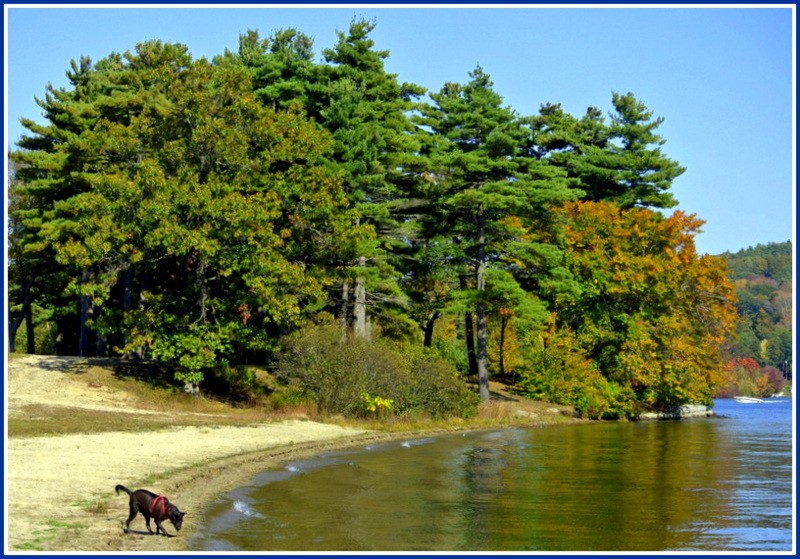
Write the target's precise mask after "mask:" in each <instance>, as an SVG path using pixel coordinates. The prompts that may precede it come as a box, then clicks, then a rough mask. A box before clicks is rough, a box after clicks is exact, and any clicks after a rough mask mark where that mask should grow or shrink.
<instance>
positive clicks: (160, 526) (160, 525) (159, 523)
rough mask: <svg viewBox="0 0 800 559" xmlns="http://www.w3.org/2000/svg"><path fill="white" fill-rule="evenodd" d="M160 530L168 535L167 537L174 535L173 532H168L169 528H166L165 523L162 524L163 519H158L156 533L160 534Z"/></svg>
mask: <svg viewBox="0 0 800 559" xmlns="http://www.w3.org/2000/svg"><path fill="white" fill-rule="evenodd" d="M159 531H160V532H161V533H162V534H163V535H164V536H166V537H168V538H171V537H172V534H170V533H169V532H167V530H166V529H165V528H164V525H163V524H161V521H160V520H156V535H158V532H159Z"/></svg>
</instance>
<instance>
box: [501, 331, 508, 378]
mask: <svg viewBox="0 0 800 559" xmlns="http://www.w3.org/2000/svg"><path fill="white" fill-rule="evenodd" d="M507 325H508V319H507V318H506V317H505V316H501V317H500V376H501V377H502V378H505V376H506V359H505V356H504V355H503V354H504V353H505V346H506V326H507Z"/></svg>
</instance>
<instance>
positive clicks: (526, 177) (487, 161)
mask: <svg viewBox="0 0 800 559" xmlns="http://www.w3.org/2000/svg"><path fill="white" fill-rule="evenodd" d="M470 78H471V81H470V82H469V83H467V84H465V85H459V84H453V83H448V84H445V86H444V87H443V88H442V89H441V91H440V92H439V93H436V94H432V95H431V99H432V100H433V103H434V104H433V105H432V106H430V107H426V108H425V109H423V113H424V118H423V119H422V120H421V124H422V125H423V126H425V127H427V128H429V129H430V130H431V134H432V135H433V137H432V139H431V143H430V147H429V153H428V155H429V157H430V160H431V162H432V166H433V169H434V176H435V177H436V182H437V185H438V188H439V192H438V196H437V199H436V213H435V214H434V217H433V220H434V222H436V223H438V224H439V227H441V228H443V231H446V234H447V235H448V236H449V237H450V238H451V239H452V242H453V243H454V244H456V245H458V246H459V247H460V260H461V263H462V266H463V272H462V273H463V274H464V275H463V276H462V278H463V279H464V280H465V281H463V282H462V285H461V289H459V292H458V294H457V296H456V297H455V298H454V300H455V301H456V303H457V304H460V305H461V307H462V308H463V310H464V311H466V313H467V314H466V318H465V326H466V328H465V329H466V330H469V328H468V326H469V320H470V313H473V312H474V315H475V320H476V324H475V334H476V339H475V356H476V363H477V374H478V381H479V390H480V395H481V397H482V399H484V400H488V398H489V387H488V378H489V372H488V364H487V361H488V353H487V347H488V346H487V344H488V315H489V313H490V312H491V309H492V308H498V309H499V308H502V306H503V305H502V304H500V305H497V304H495V303H496V302H497V300H499V299H500V293H501V292H502V293H504V294H506V295H509V294H510V293H513V292H515V291H520V292H521V288H520V287H519V285H518V283H517V282H516V280H515V279H514V278H513V275H512V274H511V273H509V272H507V271H505V270H506V268H508V267H509V266H512V263H511V262H510V261H509V259H508V258H507V257H509V256H511V255H510V253H509V250H508V248H507V247H508V246H514V247H515V248H519V244H518V243H515V241H516V240H519V237H518V235H519V227H518V226H517V225H518V221H517V220H515V219H513V218H518V219H519V220H522V221H523V222H525V223H526V224H528V225H529V226H532V225H533V223H535V222H536V221H537V220H539V219H542V218H546V216H547V214H548V210H547V207H548V205H549V204H551V203H555V202H559V201H563V200H568V199H571V198H573V197H574V194H573V193H572V192H571V191H570V190H569V189H568V188H567V183H566V181H565V180H564V178H563V177H562V176H560V175H559V173H558V171H557V169H555V168H554V167H552V166H548V165H547V164H546V163H544V162H540V161H537V160H536V159H535V158H531V157H529V156H528V154H527V153H526V151H525V147H526V144H525V142H526V138H527V132H526V130H525V128H524V127H523V125H522V124H523V123H522V121H521V119H519V117H518V116H517V115H516V114H515V113H514V112H513V111H512V110H511V109H510V108H508V107H505V106H503V105H502V98H501V97H500V95H498V94H497V93H496V92H495V91H494V90H493V89H492V86H493V84H492V82H491V79H490V77H489V76H488V74H486V73H485V72H484V71H483V69H482V68H480V67H478V68H476V69H475V70H474V71H472V72H471V73H470ZM490 269H491V271H490ZM501 278H502V281H501ZM537 308H538V309H540V310H541V308H542V307H541V306H538V307H537ZM542 314H544V313H542ZM465 335H466V338H467V343H468V344H469V342H470V340H469V337H470V334H469V332H468V331H467V332H466V333H465ZM468 351H469V350H468Z"/></svg>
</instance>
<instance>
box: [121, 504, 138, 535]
mask: <svg viewBox="0 0 800 559" xmlns="http://www.w3.org/2000/svg"><path fill="white" fill-rule="evenodd" d="M138 511H139V507H137V506H136V501H135V499H134V498H133V496H131V502H130V511H129V513H128V520H126V521H125V528H123V530H124V532H125V533H126V534H127V533H128V532H130V531H131V522H132V521H133V519H134V518H136V513H137V512H138Z"/></svg>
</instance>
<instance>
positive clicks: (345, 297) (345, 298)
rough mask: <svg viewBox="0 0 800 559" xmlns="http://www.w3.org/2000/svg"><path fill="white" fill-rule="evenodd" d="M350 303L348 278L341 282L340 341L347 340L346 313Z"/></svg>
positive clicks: (347, 318)
mask: <svg viewBox="0 0 800 559" xmlns="http://www.w3.org/2000/svg"><path fill="white" fill-rule="evenodd" d="M349 305H350V280H349V279H346V280H344V281H343V282H342V308H341V310H340V311H339V325H340V326H341V328H342V342H344V341H345V340H347V327H348V321H349V320H350V318H349V317H348V315H347V309H348V306H349Z"/></svg>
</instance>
